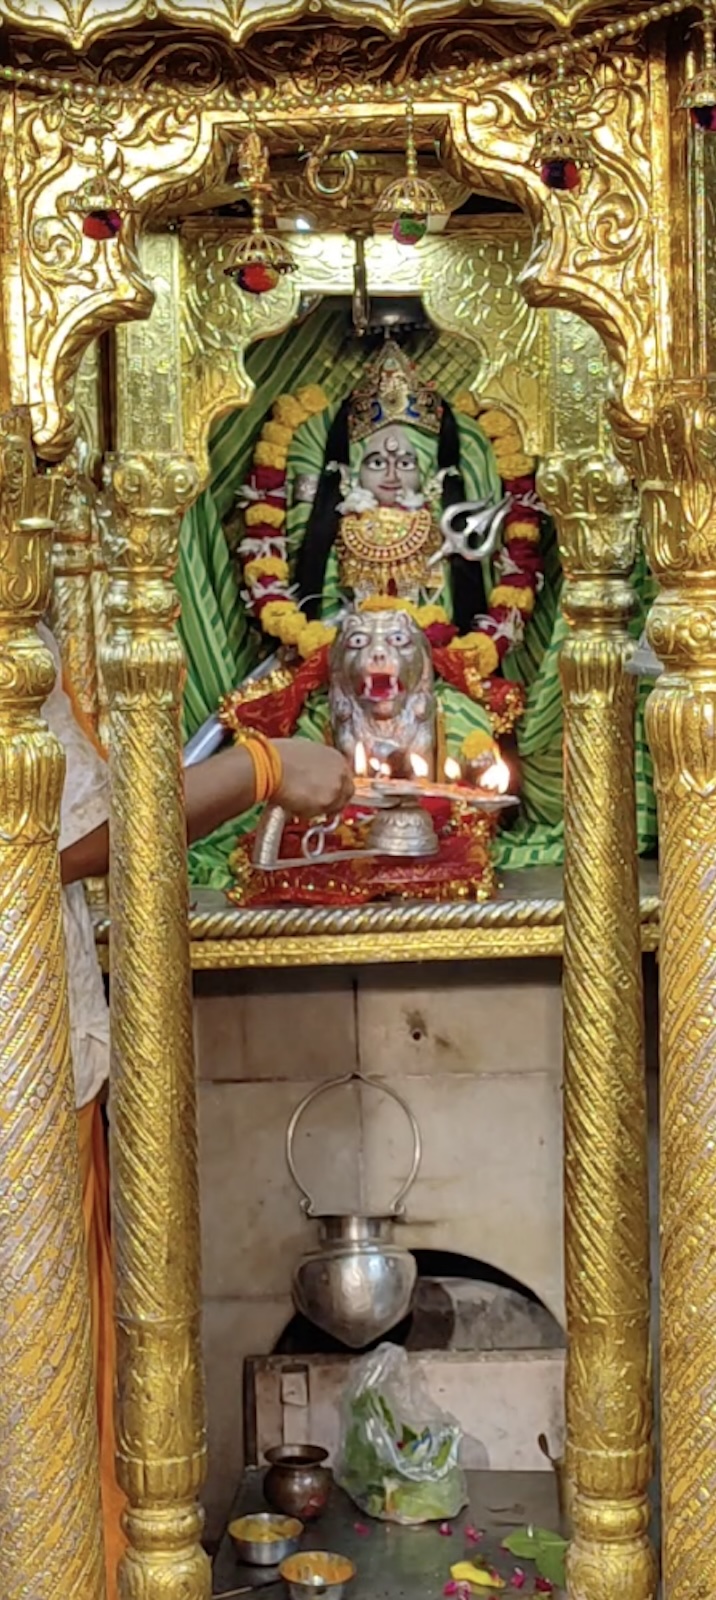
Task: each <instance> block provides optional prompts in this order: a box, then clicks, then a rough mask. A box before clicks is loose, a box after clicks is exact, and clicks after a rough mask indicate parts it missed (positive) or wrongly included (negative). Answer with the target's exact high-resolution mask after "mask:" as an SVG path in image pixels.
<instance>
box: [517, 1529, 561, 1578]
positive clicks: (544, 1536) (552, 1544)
mask: <svg viewBox="0 0 716 1600" xmlns="http://www.w3.org/2000/svg"><path fill="white" fill-rule="evenodd" d="M502 1548H503V1550H509V1552H510V1555H511V1556H516V1558H517V1559H518V1560H520V1561H534V1562H535V1564H536V1566H537V1571H538V1573H539V1575H540V1577H541V1578H548V1579H549V1581H550V1583H554V1584H555V1587H556V1588H560V1589H563V1588H564V1581H563V1575H564V1561H565V1555H566V1551H567V1540H566V1539H563V1538H562V1536H561V1534H559V1533H550V1531H549V1529H548V1528H516V1529H515V1531H514V1533H508V1535H507V1538H506V1539H503V1541H502ZM545 1562H547V1563H548V1564H549V1565H550V1568H552V1567H554V1569H555V1570H557V1569H559V1571H560V1572H561V1574H562V1579H561V1580H560V1581H558V1580H557V1579H556V1578H553V1576H552V1571H551V1570H550V1571H549V1572H547V1571H546V1570H544V1563H545Z"/></svg>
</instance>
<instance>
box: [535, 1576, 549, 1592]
mask: <svg viewBox="0 0 716 1600" xmlns="http://www.w3.org/2000/svg"><path fill="white" fill-rule="evenodd" d="M553 1593H554V1584H553V1583H550V1581H549V1578H535V1594H553Z"/></svg>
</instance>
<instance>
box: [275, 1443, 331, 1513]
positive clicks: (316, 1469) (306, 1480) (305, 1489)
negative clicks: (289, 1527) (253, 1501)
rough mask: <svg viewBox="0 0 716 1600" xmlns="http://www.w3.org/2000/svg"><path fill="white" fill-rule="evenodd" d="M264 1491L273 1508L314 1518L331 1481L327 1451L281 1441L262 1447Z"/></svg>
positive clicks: (320, 1510) (326, 1498)
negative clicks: (264, 1464)
mask: <svg viewBox="0 0 716 1600" xmlns="http://www.w3.org/2000/svg"><path fill="white" fill-rule="evenodd" d="M266 1460H267V1461H268V1464H269V1470H268V1472H267V1473H266V1477H265V1479H264V1495H265V1498H266V1500H267V1501H268V1503H269V1505H270V1506H273V1509H274V1511H281V1512H283V1514H284V1516H287V1517H298V1519H299V1521H300V1522H315V1521H316V1519H317V1518H318V1517H320V1516H321V1514H322V1512H324V1511H325V1509H326V1506H327V1504H328V1497H329V1495H330V1492H331V1487H332V1483H333V1479H332V1475H331V1470H330V1467H327V1466H326V1465H325V1463H326V1462H327V1460H328V1451H327V1450H322V1449H321V1448H320V1447H319V1445H315V1444H281V1445H277V1446H276V1447H275V1449H273V1450H267V1451H266Z"/></svg>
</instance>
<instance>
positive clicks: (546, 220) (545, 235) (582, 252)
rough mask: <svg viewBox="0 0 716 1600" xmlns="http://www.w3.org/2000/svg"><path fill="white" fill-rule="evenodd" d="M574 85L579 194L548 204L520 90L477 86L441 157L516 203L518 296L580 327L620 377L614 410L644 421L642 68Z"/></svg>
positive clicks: (611, 64)
mask: <svg viewBox="0 0 716 1600" xmlns="http://www.w3.org/2000/svg"><path fill="white" fill-rule="evenodd" d="M578 82H579V83H580V86H581V87H580V92H579V96H578V97H577V98H576V104H575V111H576V113H577V116H578V121H579V126H580V130H581V131H582V132H584V133H585V134H586V135H588V136H589V137H590V139H591V140H592V142H593V147H594V151H595V166H594V168H593V169H592V170H591V171H590V172H589V173H588V174H583V177H582V183H581V185H580V188H579V189H578V190H574V191H572V192H571V193H569V194H568V195H564V194H560V195H559V196H557V195H555V194H553V193H550V192H549V191H546V190H545V186H544V184H543V183H542V181H541V178H540V176H539V174H538V173H537V171H536V170H535V169H534V167H533V165H532V163H531V153H532V149H533V145H534V138H535V133H536V130H537V127H538V125H539V114H540V113H539V101H540V91H539V89H538V88H535V87H532V88H530V86H528V85H527V84H526V83H525V82H524V81H522V80H515V81H512V82H508V83H505V84H504V85H499V86H497V85H495V86H491V87H487V88H486V89H485V90H484V92H483V95H482V97H481V100H480V103H479V104H478V105H477V106H474V105H466V106H465V107H464V108H462V110H461V111H460V112H459V113H453V116H452V118H451V144H450V149H451V155H452V160H453V163H454V165H455V169H456V170H457V171H458V172H459V173H461V174H462V175H463V176H464V177H466V178H467V177H469V176H471V175H472V176H473V178H474V181H475V183H480V184H481V186H482V187H483V188H484V187H486V186H489V188H490V189H491V190H492V191H494V192H496V193H498V194H500V195H503V196H505V197H508V198H511V199H517V200H518V201H519V202H520V203H521V204H522V205H523V206H524V208H525V209H526V210H527V212H528V214H529V215H530V216H531V217H532V219H533V222H534V224H535V228H536V230H537V232H536V238H535V246H534V250H533V252H532V254H531V257H530V260H529V262H528V263H527V264H526V266H525V270H524V271H523V273H522V277H521V286H522V288H523V290H524V292H525V294H526V295H527V297H528V298H529V299H530V301H532V303H533V304H536V305H551V306H555V305H560V306H563V307H566V308H568V309H570V310H572V311H574V312H575V313H577V314H579V315H581V316H586V317H587V318H588V319H589V321H590V322H591V323H592V324H593V326H594V327H595V328H596V329H597V331H598V332H599V333H600V335H601V337H602V338H603V340H604V343H605V345H606V346H607V349H608V351H609V354H610V356H611V357H612V358H613V360H615V362H616V363H617V364H618V367H619V369H620V375H621V404H622V405H623V407H624V409H625V411H626V412H627V413H628V414H629V415H630V416H632V417H633V418H635V419H638V418H643V417H646V416H647V415H648V412H649V405H650V390H649V384H650V382H653V379H654V376H655V370H656V342H655V339H656V336H655V304H654V296H653V292H652V256H651V246H652V240H651V228H650V202H651V174H650V154H649V95H648V87H649V85H648V74H647V66H646V58H645V57H644V56H643V55H642V54H640V53H639V52H638V51H635V52H634V53H633V54H631V55H626V54H625V55H623V56H617V55H614V56H612V57H610V58H609V59H608V60H605V61H601V62H599V63H594V64H593V70H592V71H591V72H589V73H588V74H587V73H585V75H584V76H583V78H581V79H579V80H578Z"/></svg>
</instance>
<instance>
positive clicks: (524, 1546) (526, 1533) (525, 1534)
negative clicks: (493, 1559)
mask: <svg viewBox="0 0 716 1600" xmlns="http://www.w3.org/2000/svg"><path fill="white" fill-rule="evenodd" d="M502 1548H503V1550H509V1552H510V1555H511V1556H517V1557H518V1558H519V1559H520V1560H521V1561H534V1560H535V1557H536V1555H537V1529H536V1528H515V1531H514V1533H508V1535H507V1538H506V1539H503V1541H502Z"/></svg>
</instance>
